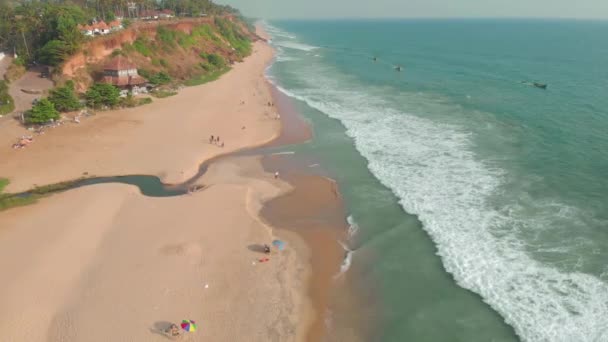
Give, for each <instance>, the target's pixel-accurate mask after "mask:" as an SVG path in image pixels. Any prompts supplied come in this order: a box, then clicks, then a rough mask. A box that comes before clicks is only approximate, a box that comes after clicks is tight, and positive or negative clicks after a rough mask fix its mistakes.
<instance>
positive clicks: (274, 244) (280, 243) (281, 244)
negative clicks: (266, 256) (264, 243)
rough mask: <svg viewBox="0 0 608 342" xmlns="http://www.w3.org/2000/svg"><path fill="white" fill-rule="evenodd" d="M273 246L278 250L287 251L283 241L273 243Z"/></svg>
mask: <svg viewBox="0 0 608 342" xmlns="http://www.w3.org/2000/svg"><path fill="white" fill-rule="evenodd" d="M272 245H273V246H275V247H276V248H278V249H279V250H280V251H282V250H283V249H285V242H283V241H281V240H274V241H272Z"/></svg>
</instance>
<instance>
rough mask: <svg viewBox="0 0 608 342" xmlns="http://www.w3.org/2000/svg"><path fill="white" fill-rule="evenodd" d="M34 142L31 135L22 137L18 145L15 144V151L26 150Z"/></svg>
mask: <svg viewBox="0 0 608 342" xmlns="http://www.w3.org/2000/svg"><path fill="white" fill-rule="evenodd" d="M33 141H34V137H33V136H31V135H28V136H25V135H24V136H22V137H21V138H20V139H19V141H17V142H16V143H14V144H13V148H14V149H19V148H25V147H27V146H28V145H29V144H30V143H32V142H33Z"/></svg>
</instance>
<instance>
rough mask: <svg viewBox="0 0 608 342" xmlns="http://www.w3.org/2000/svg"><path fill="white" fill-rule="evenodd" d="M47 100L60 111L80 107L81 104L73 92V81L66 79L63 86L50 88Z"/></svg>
mask: <svg viewBox="0 0 608 342" xmlns="http://www.w3.org/2000/svg"><path fill="white" fill-rule="evenodd" d="M48 99H49V101H51V102H52V103H53V104H54V105H55V109H57V110H58V111H60V112H71V111H74V110H78V109H80V107H81V105H80V102H79V101H78V97H77V96H76V93H75V92H74V82H73V81H68V82H66V84H65V86H63V87H58V88H55V89H53V90H51V93H50V95H49V98H48Z"/></svg>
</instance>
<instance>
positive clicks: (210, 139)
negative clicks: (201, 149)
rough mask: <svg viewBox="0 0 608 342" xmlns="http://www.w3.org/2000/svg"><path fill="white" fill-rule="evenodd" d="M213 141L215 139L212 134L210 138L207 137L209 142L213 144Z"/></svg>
mask: <svg viewBox="0 0 608 342" xmlns="http://www.w3.org/2000/svg"><path fill="white" fill-rule="evenodd" d="M214 141H215V139H213V135H212V136H211V138H209V143H210V144H213V142H214Z"/></svg>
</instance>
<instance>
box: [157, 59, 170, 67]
mask: <svg viewBox="0 0 608 342" xmlns="http://www.w3.org/2000/svg"><path fill="white" fill-rule="evenodd" d="M159 62H160V65H162V66H164V67H165V68H168V67H169V62H167V60H166V59H164V58H161V59H160V61H159Z"/></svg>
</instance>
